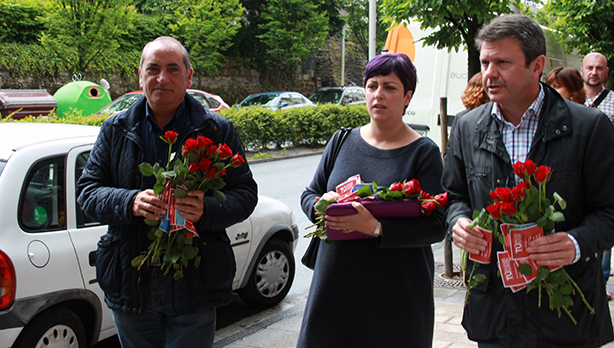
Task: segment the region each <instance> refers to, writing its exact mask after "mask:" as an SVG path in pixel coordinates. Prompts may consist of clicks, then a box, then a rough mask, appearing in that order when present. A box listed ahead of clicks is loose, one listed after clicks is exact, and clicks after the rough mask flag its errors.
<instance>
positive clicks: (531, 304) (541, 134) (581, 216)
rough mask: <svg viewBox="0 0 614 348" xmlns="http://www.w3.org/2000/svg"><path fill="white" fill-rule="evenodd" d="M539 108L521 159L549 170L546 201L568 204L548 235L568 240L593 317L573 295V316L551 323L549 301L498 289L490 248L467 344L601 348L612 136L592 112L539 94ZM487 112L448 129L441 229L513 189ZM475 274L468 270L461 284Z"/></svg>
mask: <svg viewBox="0 0 614 348" xmlns="http://www.w3.org/2000/svg"><path fill="white" fill-rule="evenodd" d="M542 87H543V88H544V90H545V93H546V99H545V101H544V105H543V108H542V111H541V114H540V119H539V125H538V127H537V132H536V133H535V136H534V138H533V143H532V145H531V150H530V152H529V154H528V156H527V159H531V160H532V161H533V162H535V163H537V164H538V165H546V166H549V167H551V168H552V177H551V179H550V181H549V182H548V185H547V195H548V196H549V197H552V194H553V192H557V193H559V194H560V195H561V197H563V198H564V199H565V200H566V201H567V208H566V209H565V210H563V211H562V213H563V214H564V215H565V221H564V222H561V223H558V224H556V225H555V229H556V231H561V232H567V233H569V234H570V235H572V236H574V237H575V239H576V240H577V241H578V244H579V246H580V253H581V258H580V260H579V261H578V262H576V263H575V264H573V265H569V266H566V267H565V269H566V270H567V272H568V273H569V275H570V276H571V277H572V278H573V279H574V281H575V282H576V283H577V284H578V286H579V287H580V288H581V289H582V292H583V293H584V295H585V296H586V299H587V301H588V302H589V303H590V304H591V306H592V307H593V308H594V309H595V313H594V314H590V312H589V310H588V309H587V307H586V306H585V305H584V303H583V302H582V300H581V299H580V296H579V294H578V293H576V294H575V296H573V301H574V304H573V306H571V313H572V315H573V316H574V318H575V319H576V320H577V321H578V325H574V324H573V323H572V321H571V320H570V319H569V317H567V315H566V314H565V313H562V314H561V317H560V318H559V317H558V313H557V312H556V311H553V310H550V309H549V308H548V299H547V295H546V293H545V292H544V293H543V295H542V296H543V299H542V301H543V303H542V305H541V308H539V307H538V291H537V290H531V291H530V292H528V293H527V292H526V291H525V290H523V291H518V292H516V293H512V291H511V290H509V289H505V288H504V287H503V283H502V281H501V277H500V275H499V274H498V268H497V262H496V260H497V254H496V253H497V251H501V250H503V246H502V245H501V244H500V243H499V242H498V240H497V239H496V238H494V239H493V248H492V256H491V262H490V264H487V265H478V267H477V268H476V270H475V274H483V275H486V281H484V282H483V283H481V284H480V285H478V286H476V287H474V288H473V289H471V291H470V293H469V296H468V298H467V304H466V306H465V311H464V315H463V327H464V328H465V329H466V330H467V335H468V336H469V339H471V340H474V341H481V342H499V343H500V344H502V345H504V346H505V347H510V348H512V347H513V348H515V347H518V348H532V347H535V348H544V347H552V348H554V347H557V348H560V347H568V348H570V347H599V346H602V345H604V344H605V343H607V342H610V341H612V340H613V339H614V332H613V331H612V320H611V318H610V310H609V308H608V302H607V298H606V293H605V284H604V281H603V274H602V272H601V256H600V254H601V252H603V251H604V250H607V249H609V248H611V247H612V244H614V232H613V231H614V195H612V192H614V176H612V172H613V171H614V156H612V155H611V153H610V151H611V149H612V148H614V128H613V127H612V123H611V122H610V121H609V120H608V118H607V117H606V115H604V114H603V113H601V112H599V111H598V110H594V109H589V108H587V107H585V106H584V105H580V104H577V103H574V102H570V101H567V100H564V99H563V98H561V96H560V95H559V94H558V93H557V92H556V91H555V90H554V89H552V88H551V87H549V86H547V85H545V84H542ZM492 107H493V103H492V102H491V103H488V104H486V105H482V106H480V107H478V108H476V109H473V110H472V111H471V112H469V113H467V114H466V115H464V116H463V117H462V118H461V119H460V121H459V122H458V126H457V127H456V128H455V129H454V136H453V139H454V140H453V141H452V143H451V144H450V150H449V152H448V156H447V158H446V165H445V168H444V172H443V178H442V186H443V188H444V190H445V191H447V192H448V199H449V202H450V205H449V206H448V210H447V219H446V220H447V223H448V225H449V227H450V228H451V227H452V226H454V224H456V222H457V221H458V219H459V218H461V217H466V218H471V216H472V212H473V210H474V209H475V210H481V209H482V208H484V207H486V206H487V205H489V204H491V203H492V199H491V198H490V196H489V193H490V192H491V191H493V190H495V189H496V188H497V187H505V186H508V187H512V186H514V185H515V181H514V180H515V179H514V172H513V167H512V162H511V160H510V158H509V156H508V153H507V151H506V149H505V145H504V144H503V140H502V139H501V134H500V132H499V128H498V126H497V124H496V122H495V121H494V119H493V117H492V116H491V110H492ZM472 267H473V263H472V262H471V261H469V264H468V266H467V268H468V272H467V273H468V274H469V273H470V271H471V269H472Z"/></svg>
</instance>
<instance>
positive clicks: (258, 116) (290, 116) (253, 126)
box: [0, 104, 369, 150]
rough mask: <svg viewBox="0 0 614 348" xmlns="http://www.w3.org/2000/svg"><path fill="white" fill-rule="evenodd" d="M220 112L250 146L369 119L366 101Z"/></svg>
mask: <svg viewBox="0 0 614 348" xmlns="http://www.w3.org/2000/svg"><path fill="white" fill-rule="evenodd" d="M220 114H221V115H222V116H224V117H226V118H228V119H229V120H230V121H232V123H233V124H234V126H235V128H236V130H237V133H238V135H239V138H240V139H241V141H242V143H243V146H244V147H245V148H246V149H250V150H260V149H267V148H269V147H285V146H290V145H294V146H296V145H317V144H325V143H326V142H327V141H328V139H330V137H331V136H332V135H333V133H334V132H335V131H336V130H337V129H339V128H341V127H359V126H362V125H364V124H366V123H368V122H369V113H368V112H367V108H366V106H365V105H352V106H340V105H334V104H324V105H318V106H307V107H301V108H293V109H286V110H280V111H272V110H269V109H265V108H263V107H260V106H250V107H246V108H236V107H233V108H230V109H226V110H222V111H221V112H220ZM107 117H108V115H91V116H87V117H83V116H82V115H81V113H80V112H79V111H76V112H70V113H69V114H68V115H67V116H66V117H65V118H59V117H57V115H56V114H55V113H54V112H52V113H51V114H50V115H49V117H33V116H30V117H27V118H24V119H21V120H13V119H12V118H11V117H10V115H9V117H7V118H4V119H2V120H0V122H43V123H45V122H47V123H72V124H85V125H90V126H100V125H102V123H103V122H104V120H105V119H106V118H107Z"/></svg>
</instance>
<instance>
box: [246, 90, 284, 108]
mask: <svg viewBox="0 0 614 348" xmlns="http://www.w3.org/2000/svg"><path fill="white" fill-rule="evenodd" d="M278 95H279V94H274V93H270V94H258V95H254V96H251V97H247V99H245V101H243V102H242V103H241V106H252V105H258V104H260V105H262V106H268V104H269V103H270V102H271V101H273V99H275V98H276V97H277V96H278Z"/></svg>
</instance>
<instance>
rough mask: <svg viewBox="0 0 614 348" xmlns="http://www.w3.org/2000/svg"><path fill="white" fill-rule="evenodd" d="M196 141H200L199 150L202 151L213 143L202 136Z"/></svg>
mask: <svg viewBox="0 0 614 348" xmlns="http://www.w3.org/2000/svg"><path fill="white" fill-rule="evenodd" d="M196 140H197V141H198V150H200V151H203V150H204V149H206V148H207V146H209V145H211V143H212V141H211V139H209V138H207V137H203V136H200V135H199V136H198V137H197V138H196Z"/></svg>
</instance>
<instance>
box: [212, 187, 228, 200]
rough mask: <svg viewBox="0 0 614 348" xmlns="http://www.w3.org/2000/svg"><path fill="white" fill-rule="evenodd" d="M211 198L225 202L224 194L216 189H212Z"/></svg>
mask: <svg viewBox="0 0 614 348" xmlns="http://www.w3.org/2000/svg"><path fill="white" fill-rule="evenodd" d="M213 197H215V198H217V199H219V200H220V201H222V202H224V201H226V195H225V194H224V192H222V191H219V190H216V189H213Z"/></svg>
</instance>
